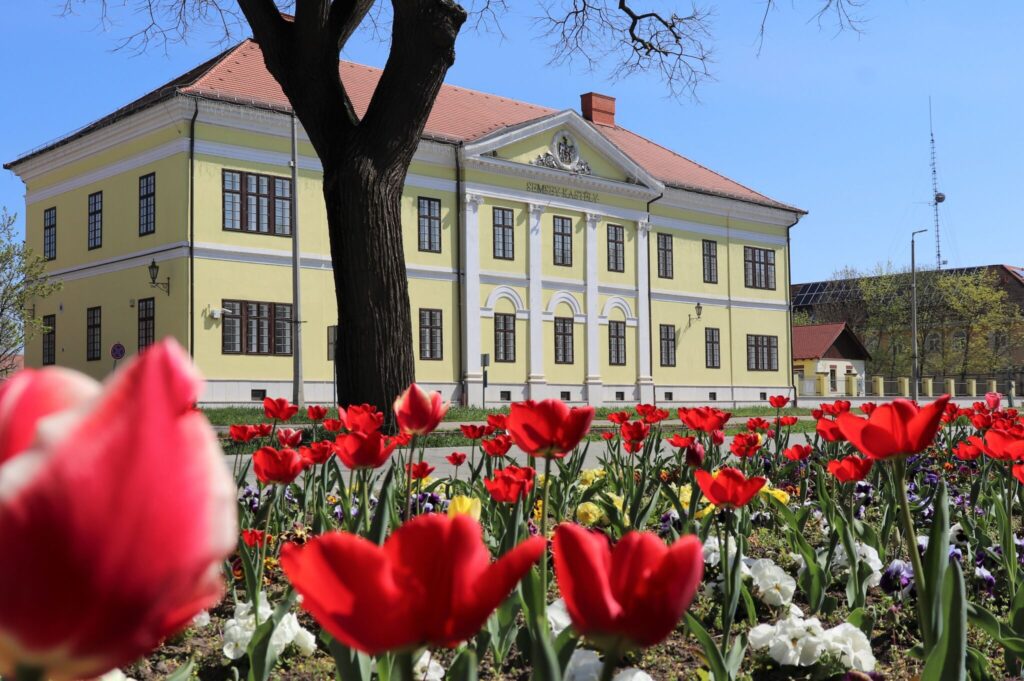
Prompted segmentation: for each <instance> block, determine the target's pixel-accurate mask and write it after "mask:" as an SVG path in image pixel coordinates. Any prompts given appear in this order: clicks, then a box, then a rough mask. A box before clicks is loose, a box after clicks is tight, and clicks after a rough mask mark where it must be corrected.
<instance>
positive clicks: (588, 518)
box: [576, 501, 604, 527]
mask: <svg viewBox="0 0 1024 681" xmlns="http://www.w3.org/2000/svg"><path fill="white" fill-rule="evenodd" d="M602 518H604V511H602V510H601V507H600V506H598V505H597V504H595V503H594V502H592V501H584V502H583V503H582V504H580V505H579V506H577V507H576V522H578V523H579V524H580V525H584V526H586V527H593V526H594V525H596V524H597V523H599V522H601V519H602Z"/></svg>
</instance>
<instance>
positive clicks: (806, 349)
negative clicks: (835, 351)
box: [793, 322, 846, 359]
mask: <svg viewBox="0 0 1024 681" xmlns="http://www.w3.org/2000/svg"><path fill="white" fill-rule="evenodd" d="M845 328H846V323H845V322H839V323H837V324H811V325H809V326H794V327H793V359H819V358H821V357H824V356H825V353H826V352H828V349H829V348H830V347H832V344H833V343H835V342H836V340H837V339H838V338H839V335H840V334H841V333H842V332H843V329H845Z"/></svg>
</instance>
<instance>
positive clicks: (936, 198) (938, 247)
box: [928, 97, 946, 270]
mask: <svg viewBox="0 0 1024 681" xmlns="http://www.w3.org/2000/svg"><path fill="white" fill-rule="evenodd" d="M928 133H929V135H930V136H931V152H932V153H931V156H932V212H933V213H934V215H935V268H936V269H940V270H941V269H942V266H943V265H945V264H946V263H945V261H944V260H943V259H942V237H941V235H940V233H939V204H940V203H942V202H943V201H945V200H946V195H945V194H943V193H942V192H940V191H939V173H938V170H937V169H936V163H935V128H934V126H933V125H932V98H931V97H929V98H928Z"/></svg>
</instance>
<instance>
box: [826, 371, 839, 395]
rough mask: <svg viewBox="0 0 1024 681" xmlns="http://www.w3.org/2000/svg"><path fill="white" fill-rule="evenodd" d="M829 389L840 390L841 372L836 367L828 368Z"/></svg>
mask: <svg viewBox="0 0 1024 681" xmlns="http://www.w3.org/2000/svg"><path fill="white" fill-rule="evenodd" d="M828 389H829V390H830V391H831V392H837V391H838V390H839V374H838V372H837V371H836V368H835V367H829V368H828Z"/></svg>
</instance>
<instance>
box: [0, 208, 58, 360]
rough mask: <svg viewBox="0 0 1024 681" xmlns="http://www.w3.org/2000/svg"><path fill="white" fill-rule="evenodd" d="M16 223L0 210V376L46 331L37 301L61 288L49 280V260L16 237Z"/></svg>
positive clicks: (10, 215)
mask: <svg viewBox="0 0 1024 681" xmlns="http://www.w3.org/2000/svg"><path fill="white" fill-rule="evenodd" d="M14 220H15V216H14V215H12V214H10V213H8V212H7V209H6V208H0V373H4V372H5V371H6V370H8V368H9V367H11V366H13V364H14V360H15V357H17V356H18V355H20V354H21V352H22V349H23V348H24V347H25V343H27V342H28V341H30V340H32V339H33V338H35V337H36V336H37V335H39V334H40V333H43V332H45V331H46V327H44V326H43V322H42V320H41V319H40V318H38V317H36V316H35V314H34V312H33V309H34V308H33V301H36V300H39V299H41V298H46V297H47V296H49V295H50V294H52V293H54V292H56V291H59V290H60V288H61V285H60V284H59V283H53V282H50V281H49V280H48V279H47V278H46V275H45V269H46V261H45V260H43V258H42V257H41V256H38V255H36V254H35V253H34V252H33V251H32V249H30V248H29V247H28V246H26V245H25V242H24V241H22V240H21V239H19V238H18V235H17V234H15V232H14Z"/></svg>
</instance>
